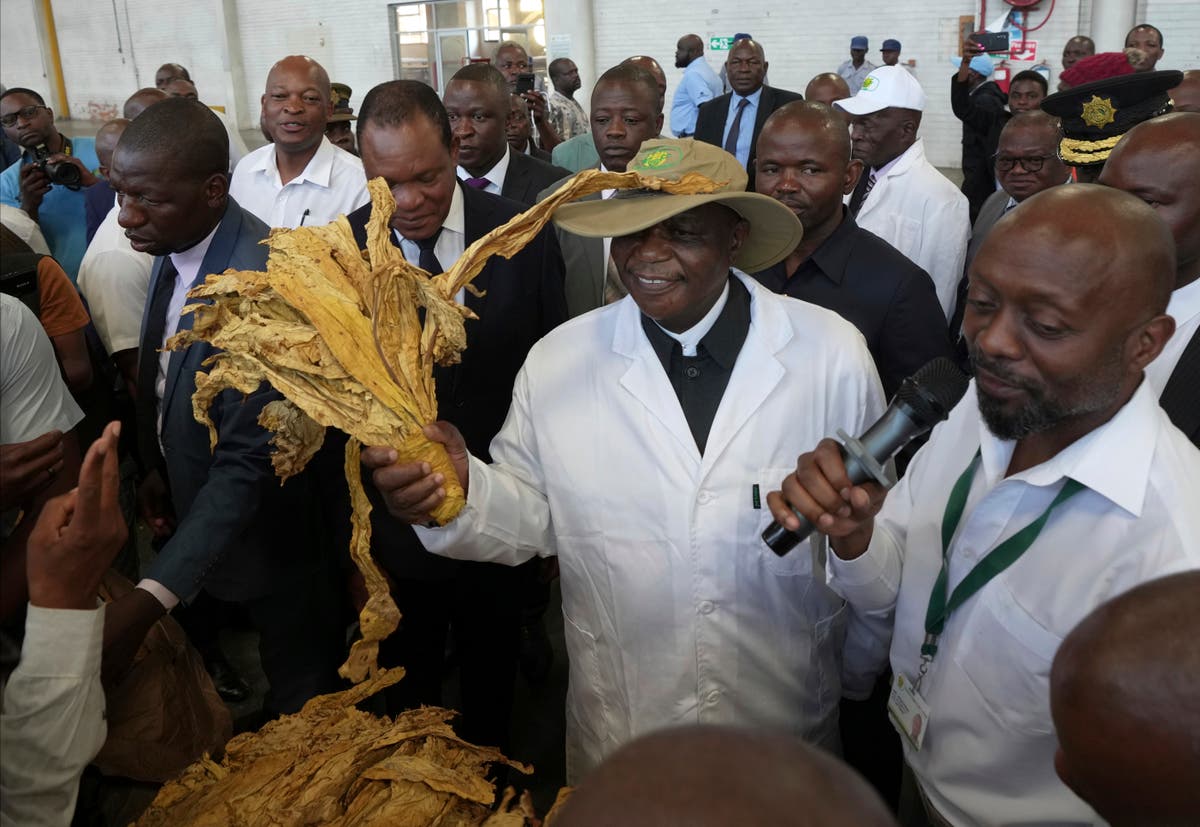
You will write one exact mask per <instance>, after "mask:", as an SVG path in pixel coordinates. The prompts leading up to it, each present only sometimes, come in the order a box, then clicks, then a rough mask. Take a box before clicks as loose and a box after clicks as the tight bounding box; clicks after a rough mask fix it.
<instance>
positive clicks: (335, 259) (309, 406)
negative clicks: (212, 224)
mask: <svg viewBox="0 0 1200 827" xmlns="http://www.w3.org/2000/svg"><path fill="white" fill-rule="evenodd" d="M720 186H721V184H720V183H718V182H713V181H710V180H709V179H707V178H704V177H703V176H699V175H694V174H690V175H686V176H683V177H682V178H681V179H679V180H677V181H668V180H665V179H659V178H653V177H644V176H641V175H639V174H638V173H636V172H625V173H615V172H602V171H600V170H588V171H586V172H582V173H580V174H578V175H576V176H574V177H573V178H571V179H570V180H569V181H567V182H566V183H565V184H563V186H562V187H560V188H559V190H558V191H557V192H555V193H554V194H553V195H551V196H550V197H549V198H547V199H546V200H545V201H543V202H541V203H540V204H537V205H536V206H534V207H533V208H531V209H529V210H527V211H526V212H524V213H521V214H520V215H517V216H515V217H514V218H513V219H512V220H510V221H509V222H508V223H506V224H504V225H503V226H501V227H497V228H496V229H495V230H492V231H491V232H490V233H488V234H487V235H485V236H483V237H482V238H480V239H478V240H477V241H476V242H475V243H473V244H472V245H471V246H470V247H468V248H467V250H466V251H465V252H464V253H463V255H462V256H461V257H459V259H458V261H456V262H455V263H454V265H453V266H452V267H451V268H450V269H449V270H448V271H447V272H445V273H440V274H429V273H426V272H425V271H423V270H421V269H420V268H418V267H414V266H413V265H411V264H409V263H408V262H407V261H406V260H405V258H404V256H403V254H402V253H401V251H400V249H399V248H398V247H397V246H396V245H394V244H393V243H392V242H391V239H390V237H389V236H390V233H391V229H390V226H389V225H390V221H391V217H392V213H393V212H394V211H395V206H396V205H395V201H394V200H393V198H392V195H391V192H390V191H389V189H388V187H387V185H386V183H384V181H383V179H381V178H377V179H375V180H373V181H370V182H368V190H369V192H370V196H371V203H372V210H371V216H370V218H369V219H368V221H367V228H366V229H367V248H366V250H365V251H363V250H359V248H358V244H357V243H356V241H355V239H354V234H353V232H352V231H351V229H350V225H349V222H347V221H346V219H345V217H344V216H343V217H340V218H338V220H337V221H334V222H332V223H330V224H327V225H325V226H317V227H298V228H296V229H293V230H286V229H276V230H272V231H271V235H270V237H269V238H268V239H267V241H266V242H265V243H266V244H267V245H268V246H269V247H270V250H271V252H270V255H269V257H268V260H267V269H266V272H265V273H264V272H254V271H235V270H229V271H226V272H225V273H221V274H215V275H210V276H208V277H207V278H206V279H205V283H204V284H203V285H201V286H200V287H197V288H195V289H193V290H192V291H191V292H190V293H189V296H190V297H192V298H194V299H200V300H202V301H201V303H197V304H192V305H189V306H187V307H185V308H184V312H185V313H187V312H191V313H193V314H194V323H193V325H192V327H191V329H190V330H184V331H182V332H180V333H179V334H177V335H176V336H174V337H173V338H172V339H171V340H170V341H169V342H168V343H167V346H168V347H169V348H173V349H181V348H185V347H187V346H189V345H191V344H192V343H194V342H197V341H205V342H209V343H211V344H212V345H213V346H214V347H216V348H218V353H216V355H214V356H213V357H212V358H211V359H210V363H211V370H210V371H209V372H208V373H207V374H198V375H197V376H196V392H195V394H194V395H193V397H192V408H193V413H194V415H195V417H196V420H197V421H199V422H201V423H202V424H204V425H205V426H206V427H207V428H208V431H209V440H210V443H211V444H212V445H214V446H215V444H216V440H217V432H216V428H215V427H214V425H213V423H212V420H211V418H210V417H209V414H208V409H209V407H210V406H211V405H212V402H213V401H214V400H215V399H216V397H217V396H218V394H220V393H221V392H223V391H225V390H228V389H235V390H237V391H240V392H241V393H243V394H247V393H251V392H252V391H254V390H256V389H257V388H258V387H259V385H260V384H261V383H262V382H269V383H270V384H271V385H272V386H273V387H274V388H275V389H276V390H278V391H279V392H280V393H281V394H282V395H283V396H284V397H285V398H286V400H287V402H286V403H274V404H273V405H271V406H268V409H265V410H264V411H263V415H262V417H261V418H260V422H261V424H263V425H264V426H265V427H268V428H270V429H271V430H273V431H274V432H275V437H274V439H273V440H272V441H273V444H274V445H275V447H276V454H275V456H274V458H273V462H274V467H275V470H276V473H277V474H278V475H279V476H280V477H281V479H286V478H287V477H288V476H291V475H293V474H296V473H298V472H299V471H301V470H303V468H304V466H305V464H306V463H307V462H308V460H309V459H311V457H312V456H313V455H314V454H315V453H316V451H317V450H318V448H319V447H320V444H321V440H322V439H323V429H324V428H327V427H334V428H338V429H339V430H341V431H344V432H345V433H347V434H349V435H350V436H351V437H352V440H351V441H352V443H353V444H354V452H355V457H357V450H358V447H357V446H358V444H359V443H361V444H365V445H387V446H390V447H392V448H394V449H395V450H396V452H397V455H398V457H399V461H400V462H415V461H425V462H428V463H429V464H430V465H431V466H432V467H433V469H434V470H435V471H438V472H440V473H441V474H442V475H443V476H444V477H445V480H446V483H445V485H444V488H445V489H446V498H445V500H444V501H443V502H442V503H441V505H440V506H439V507H438V508H437V509H436V510H435V511H434V513H433V515H432V516H433V517H434V519H436V520H437V521H438V522H439V523H440V524H445V523H447V522H449V521H450V520H452V519H454V517H455V516H456V515H457V514H458V512H459V510H460V509H461V508H462V507H463V505H464V504H465V499H464V495H463V492H462V488H461V486H460V485H459V484H458V479H457V476H456V475H455V472H454V468H453V465H452V464H451V462H450V458H449V456H448V455H447V454H446V451H445V448H444V447H443V446H442V445H440V444H437V443H433V442H430V441H429V440H428V439H427V438H426V437H425V435H424V433H423V432H422V430H421V428H422V426H424V425H426V424H428V423H430V422H432V421H434V420H435V419H436V418H437V393H436V387H435V385H434V380H433V368H434V365H435V364H436V365H448V364H453V363H455V362H458V361H459V360H460V359H461V354H462V351H463V349H464V348H465V347H466V343H467V335H466V327H465V322H466V320H468V319H473V318H475V316H474V314H473V313H472V312H471V311H470V310H469V309H467V308H466V307H463V306H462V305H460V304H458V303H457V302H456V301H455V300H454V297H455V296H456V295H457V294H458V291H459V290H461V289H463V288H468V287H469V285H470V282H471V280H472V279H473V278H475V276H477V275H478V274H479V272H480V271H481V270H482V269H483V266H484V264H486V262H487V260H488V258H490V257H491V256H493V255H499V256H503V257H505V258H511V257H512V256H513V255H515V254H516V253H517V252H518V251H520V250H521V249H522V248H523V247H524V246H525V245H526V244H528V243H529V242H530V241H531V240H532V239H533V238H534V237H535V236H536V235H537V234H538V233H539V232H540V231H541V230H542V228H543V227H544V226H545V225H546V223H547V222H548V221H549V220H550V218H551V216H552V215H553V213H554V210H555V209H556V208H557V207H558V206H559V205H560V204H562V203H564V202H567V201H571V200H574V199H576V198H580V197H582V196H585V195H589V194H591V193H594V192H599V191H601V190H604V189H628V188H645V189H654V190H663V191H666V192H673V193H679V194H689V193H701V192H713V191H715V190H717V189H718V188H719V187H720ZM422 313H423V314H424V315H423V320H422ZM349 457H350V454H349V453H348V454H347V459H348V464H347V468H346V475H347V482H348V484H349V485H350V487H351V491H352V496H353V499H354V516H353V520H354V539H353V540H352V546H353V548H352V555H353V556H354V558H355V562H356V563H357V564H358V565H359V568H360V569H362V571H363V575H364V578H365V579H366V583H367V588H368V594H369V595H370V597H369V599H368V601H367V604H366V606H365V607H364V609H363V611H362V612H361V614H360V627H361V628H362V630H363V639H362V640H360V641H358V642H356V644H355V646H354V648H353V649H352V650H351V654H350V658H349V659H348V660H347V661H346V663H345V664H344V665H343V666H342V670H341V672H342V674H343V675H345V676H346V677H348V678H350V679H351V680H354V681H359V680H363V679H364V678H365V677H367V676H369V675H372V674H373V673H374V671H375V668H376V667H375V662H376V653H377V649H378V645H377V644H378V641H380V640H382V639H383V638H385V637H387V635H389V634H391V632H392V631H394V630H395V628H396V624H397V623H398V620H399V615H398V613H397V612H396V611H395V604H394V603H393V602H392V600H391V596H390V595H389V594H388V593H387V584H386V581H384V579H383V577H382V575H380V574H379V573H378V571H377V570H375V569H374V564H373V563H372V562H371V558H370V553H369V550H370V521H369V513H370V511H369V506H368V505H367V500H366V497H365V496H362V492H361V487H356V486H359V470H358V468H357V460H355V462H354V463H349Z"/></svg>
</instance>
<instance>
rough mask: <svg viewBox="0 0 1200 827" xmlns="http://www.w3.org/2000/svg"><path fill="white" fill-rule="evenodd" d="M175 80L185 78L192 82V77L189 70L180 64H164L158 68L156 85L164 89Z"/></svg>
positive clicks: (155, 78) (155, 76)
mask: <svg viewBox="0 0 1200 827" xmlns="http://www.w3.org/2000/svg"><path fill="white" fill-rule="evenodd" d="M175 78H183V79H184V80H191V79H192V76H191V75H189V74H188V70H187V69H185V68H183V67H182V66H180V65H179V64H178V63H164V64H163V65H162V66H159V67H158V71H156V72H155V73H154V85H155V86H156V87H157V88H159V89H162V88H164V87H165V86H166V85H167V84H168V83H170V82H171V81H172V80H174V79H175Z"/></svg>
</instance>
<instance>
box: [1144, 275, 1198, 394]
mask: <svg viewBox="0 0 1200 827" xmlns="http://www.w3.org/2000/svg"><path fill="white" fill-rule="evenodd" d="M1167 315H1168V316H1172V317H1174V319H1175V333H1174V334H1172V335H1171V338H1170V339H1168V340H1167V344H1166V346H1165V347H1163V349H1162V353H1160V354H1158V358H1157V359H1155V360H1154V361H1153V362H1151V363H1150V364H1148V365H1146V381H1147V382H1149V383H1150V386H1151V387H1152V388H1154V392H1155V393H1157V394H1158V395H1159V396H1162V392H1163V390H1164V389H1165V388H1166V387H1167V381H1168V380H1169V379H1170V378H1171V374H1172V373H1174V372H1175V366H1176V365H1178V364H1179V359H1180V357H1181V356H1183V351H1184V348H1186V347H1187V346H1188V342H1190V341H1191V340H1192V337H1193V336H1195V335H1196V331H1197V330H1200V279H1195V280H1193V281H1192V282H1191V283H1190V284H1185V285H1184V286H1183V287H1180V288H1179V289H1178V290H1176V291H1174V292H1172V293H1171V301H1170V303H1169V304H1168V305H1167Z"/></svg>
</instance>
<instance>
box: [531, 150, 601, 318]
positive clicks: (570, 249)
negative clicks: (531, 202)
mask: <svg viewBox="0 0 1200 827" xmlns="http://www.w3.org/2000/svg"><path fill="white" fill-rule="evenodd" d="M570 177H571V173H567V174H566V175H565V176H564V177H562V178H561V179H559V180H557V181H555V182H554V183H552V184H551V185H550V186H548V187H546V188H545V189H544V190H542V191H541V192H539V193H538V196H537V200H538V201H541V200H542V199H543V198H546V197H547V196H549V195H551V194H553V193H554V191H555V190H557V189H558V188H559V187H561V186H562V185H563V183H564V182H565V181H566V180H567V178H570ZM600 197H601V196H600V193H598V192H594V193H592V194H591V195H587V196H584V197H583V198H580V199H579V200H580V201H599V200H600ZM554 232H555V233H556V234H557V235H558V245H559V247H561V248H562V257H563V263H564V265H565V266H566V270H565V284H564V290H565V292H566V296H567V317H568V318H571V319H573V318H575V317H576V316H579V315H582V314H584V313H587V312H588V311H589V310H595V309H596V308H597V307H600V306H601V305H603V304H604V279H605V277H606V276H607V274H608V262H607V261H605V260H604V239H602V238H587V237H584V236H581V235H575V233H569V232H567V231H566V230H563V229H561V228H559V227H558V226H555V227H554Z"/></svg>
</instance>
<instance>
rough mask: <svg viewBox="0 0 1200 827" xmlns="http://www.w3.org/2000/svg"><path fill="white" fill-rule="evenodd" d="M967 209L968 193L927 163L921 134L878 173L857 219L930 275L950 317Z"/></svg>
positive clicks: (967, 228) (966, 228)
mask: <svg viewBox="0 0 1200 827" xmlns="http://www.w3.org/2000/svg"><path fill="white" fill-rule="evenodd" d="M850 198H851V196H850V195H847V196H846V198H845V201H846V203H849V201H850ZM969 212H970V205H969V204H968V202H967V197H966V196H965V195H963V194H962V193H961V192H959V190H958V187H956V186H954V184H952V183H950V179H948V178H947V177H946V176H945V175H942V174H941V173H940V172H938V171H937V168H936V167H935V166H933V164H931V163H929V161H928V160H927V159H926V157H925V143H924V141H923V140H922V139H921V138H918V139H917V140H916V142H915V143H914V144H913V145H912V146H910V147H909V148H908V149H907V150H905V151H904V152H903V153H902V154H901V155H900V156H899V157H898V158H896V159H894V160H893V161H892V162H891V163H890V164H885V165H884V166H883V167H881V168H880V169H879V170H878V171H877V172H876V173H875V186H874V187H873V188H872V189H871V193H870V194H869V195H868V196H867V198H866V200H865V201H863V203H862V207H861V208H860V209H859V212H858V215H857V216H855V221H857V222H858V226H860V227H862V228H863V229H864V230H869V231H870V232H873V233H875V235H877V236H879V237H880V238H882V239H883V240H884V241H886V242H887V243H888V244H891V245H892V246H893V247H895V248H896V249H897V250H899V251H900V252H901V253H903V254H904V255H906V256H908V258H909V259H910V260H911V261H912V262H913V263H914V264H916V265H917V266H918V267H920V268H921V269H922V270H924V271H925V272H926V273H928V274H929V277H930V278H932V279H933V286H934V288H935V289H936V290H937V295H938V301H939V302H940V303H941V305H942V310H943V311H945V313H946V318H947V319H950V318H952V317H953V316H954V303H955V299H956V298H957V295H958V281H959V279H960V278H962V274H963V264H964V263H965V262H966V259H967V242H968V241H969V240H970V238H971V219H970V215H969Z"/></svg>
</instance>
